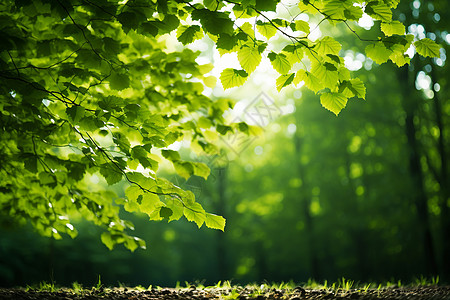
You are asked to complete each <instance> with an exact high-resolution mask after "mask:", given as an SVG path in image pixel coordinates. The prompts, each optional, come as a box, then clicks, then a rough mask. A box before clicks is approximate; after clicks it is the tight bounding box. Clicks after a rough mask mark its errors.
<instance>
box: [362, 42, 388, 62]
mask: <svg viewBox="0 0 450 300" xmlns="http://www.w3.org/2000/svg"><path fill="white" fill-rule="evenodd" d="M391 53H392V51H391V50H389V49H387V48H386V47H385V46H384V44H383V43H382V42H376V43H374V44H371V45H368V46H367V47H366V55H367V56H368V57H369V58H371V59H372V60H373V61H374V62H376V63H377V64H382V63H385V62H387V61H388V60H389V56H390V55H391Z"/></svg>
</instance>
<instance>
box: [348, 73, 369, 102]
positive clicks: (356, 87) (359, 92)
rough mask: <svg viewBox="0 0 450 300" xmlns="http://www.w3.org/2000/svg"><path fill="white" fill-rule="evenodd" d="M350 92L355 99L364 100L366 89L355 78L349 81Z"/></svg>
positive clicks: (360, 81)
mask: <svg viewBox="0 0 450 300" xmlns="http://www.w3.org/2000/svg"><path fill="white" fill-rule="evenodd" d="M350 84H351V91H352V92H353V94H354V95H355V97H358V98H361V99H366V87H365V86H364V83H363V82H362V80H361V79H359V78H355V79H351V80H350Z"/></svg>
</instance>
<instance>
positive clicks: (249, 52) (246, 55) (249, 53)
mask: <svg viewBox="0 0 450 300" xmlns="http://www.w3.org/2000/svg"><path fill="white" fill-rule="evenodd" d="M238 60H239V63H240V64H241V66H242V68H243V69H244V70H245V71H247V73H249V74H250V73H252V72H253V71H254V70H255V69H256V67H257V66H258V65H259V63H260V62H261V54H260V52H259V50H258V48H257V47H251V46H248V45H244V46H243V47H242V48H241V49H239V51H238Z"/></svg>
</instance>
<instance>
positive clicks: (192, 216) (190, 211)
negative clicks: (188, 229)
mask: <svg viewBox="0 0 450 300" xmlns="http://www.w3.org/2000/svg"><path fill="white" fill-rule="evenodd" d="M184 216H185V217H186V219H187V220H188V221H190V222H195V223H196V224H197V226H198V228H200V227H202V225H203V223H204V222H205V220H206V213H205V210H204V209H203V207H202V206H201V205H200V203H197V202H194V203H192V204H191V205H189V206H187V207H185V209H184Z"/></svg>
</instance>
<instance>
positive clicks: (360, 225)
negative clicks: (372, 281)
mask: <svg viewBox="0 0 450 300" xmlns="http://www.w3.org/2000/svg"><path fill="white" fill-rule="evenodd" d="M348 144H350V141H348ZM344 155H345V170H346V173H347V178H348V186H349V191H348V192H349V195H350V197H351V198H352V199H354V200H353V202H352V204H353V206H354V208H355V212H356V215H355V216H354V217H355V218H357V217H358V216H361V215H363V214H364V212H363V209H362V208H361V205H360V203H359V202H358V195H357V193H356V188H357V185H358V184H357V182H356V180H355V179H354V178H352V176H351V164H352V160H351V156H350V153H348V151H345V154H344ZM361 168H362V166H361ZM362 174H365V173H364V171H363V172H362ZM365 222H366V221H365V220H364V219H363V220H361V219H358V220H357V222H353V224H354V226H352V228H351V235H352V240H353V244H354V249H355V255H356V259H357V266H356V267H355V269H357V270H358V272H359V275H358V278H359V279H360V280H367V279H368V278H364V277H365V276H367V274H368V266H367V262H368V261H369V258H368V257H367V252H368V251H367V241H366V238H365V236H366V234H367V226H366V223H365Z"/></svg>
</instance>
